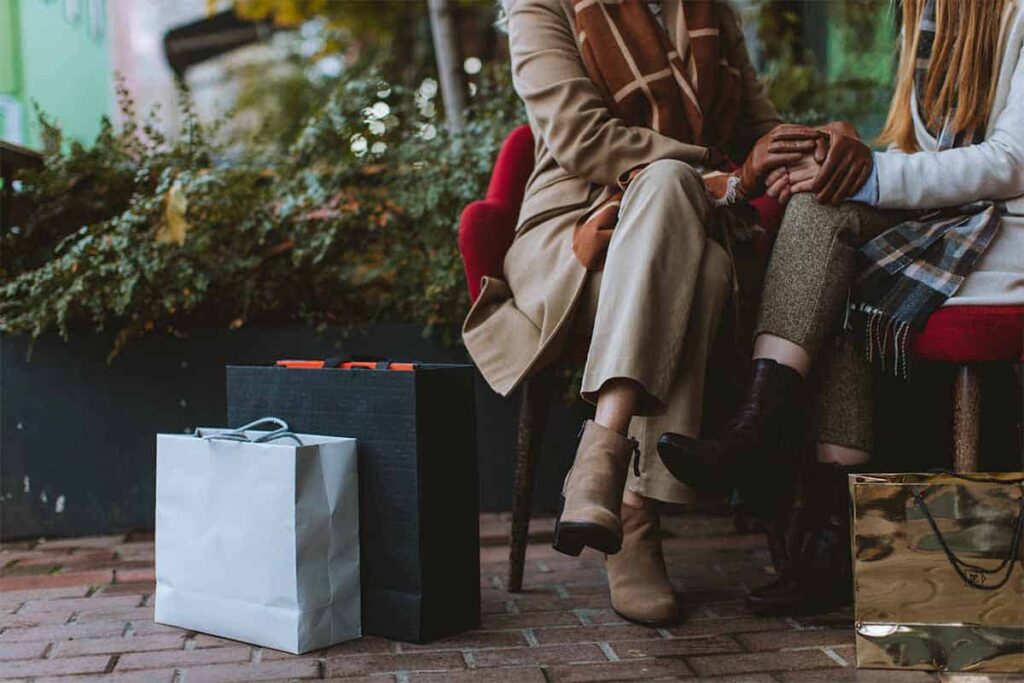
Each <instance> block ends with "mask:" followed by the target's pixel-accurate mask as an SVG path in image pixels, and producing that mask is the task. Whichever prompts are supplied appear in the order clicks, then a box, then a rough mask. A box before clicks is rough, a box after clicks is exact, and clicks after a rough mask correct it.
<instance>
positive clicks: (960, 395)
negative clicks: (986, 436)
mask: <svg viewBox="0 0 1024 683" xmlns="http://www.w3.org/2000/svg"><path fill="white" fill-rule="evenodd" d="M953 391H954V396H953V449H954V451H953V470H954V471H955V472H977V471H978V451H979V449H980V444H981V431H980V422H981V377H980V375H979V374H978V370H977V369H976V368H973V367H971V366H970V365H961V366H960V367H959V368H958V369H957V373H956V381H955V382H954V388H953Z"/></svg>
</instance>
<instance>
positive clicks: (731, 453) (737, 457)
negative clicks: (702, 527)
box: [658, 358, 804, 515]
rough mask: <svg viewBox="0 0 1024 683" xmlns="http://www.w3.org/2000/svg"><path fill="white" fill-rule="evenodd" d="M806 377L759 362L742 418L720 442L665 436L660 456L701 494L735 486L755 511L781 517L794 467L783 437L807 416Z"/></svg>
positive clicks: (675, 474)
mask: <svg viewBox="0 0 1024 683" xmlns="http://www.w3.org/2000/svg"><path fill="white" fill-rule="evenodd" d="M803 385H804V381H803V378H802V377H801V376H800V373H798V372H797V371H796V370H794V369H792V368H790V367H788V366H785V365H781V364H779V363H776V362H775V361H773V360H767V359H763V358H762V359H758V360H755V361H754V364H753V372H752V377H751V380H750V387H749V389H748V390H747V395H746V399H745V400H744V402H743V406H742V407H741V408H740V411H739V413H737V415H736V417H734V418H733V420H732V421H731V422H730V423H729V425H728V426H727V427H726V429H725V433H724V434H723V435H722V438H721V439H719V440H717V441H712V440H705V439H693V438H690V437H687V436H683V435H681V434H674V433H672V432H666V433H665V434H662V435H661V438H660V439H658V454H659V455H660V456H661V460H662V462H663V463H665V467H666V468H668V471H669V472H671V473H672V474H673V475H674V476H675V477H676V478H677V479H679V480H680V481H682V482H683V483H686V484H689V485H690V486H693V487H694V488H697V489H701V490H711V491H723V490H726V489H727V488H728V487H729V486H731V485H735V486H736V488H737V489H738V490H739V492H740V495H741V496H742V497H743V500H744V502H745V503H747V504H748V505H749V506H750V507H751V508H752V509H753V510H754V511H755V512H758V513H760V514H764V515H777V514H779V511H780V510H782V509H784V508H785V507H786V502H787V501H788V500H789V498H790V496H791V490H792V481H793V463H792V457H790V454H791V453H792V452H793V450H792V449H790V448H787V445H786V444H785V443H784V437H786V436H787V435H789V434H790V433H791V432H792V431H793V430H792V429H791V428H792V427H793V426H794V424H795V423H797V418H798V417H799V416H800V415H801V413H802V412H803V401H802V398H803Z"/></svg>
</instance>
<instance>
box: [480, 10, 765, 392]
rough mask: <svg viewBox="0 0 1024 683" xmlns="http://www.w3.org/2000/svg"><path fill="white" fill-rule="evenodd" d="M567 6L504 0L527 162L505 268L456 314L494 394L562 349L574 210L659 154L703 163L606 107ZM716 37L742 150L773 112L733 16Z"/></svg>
mask: <svg viewBox="0 0 1024 683" xmlns="http://www.w3.org/2000/svg"><path fill="white" fill-rule="evenodd" d="M637 1H640V0H637ZM662 1H663V16H664V19H665V25H666V26H667V27H668V28H669V34H670V37H671V38H673V40H674V41H675V43H676V47H677V49H678V50H679V52H680V53H681V54H686V49H687V46H688V45H689V37H688V34H687V32H686V26H685V21H684V18H683V17H682V16H681V15H682V12H680V11H679V9H680V5H679V1H678V0H662ZM571 14H572V6H571V2H570V0H512V1H511V3H510V4H509V7H508V30H509V45H510V52H511V57H512V76H513V83H514V86H515V89H516V92H517V93H518V94H519V96H520V97H521V98H522V99H523V102H524V103H525V105H526V112H527V117H528V120H529V124H530V128H531V129H532V131H533V136H534V139H535V140H536V149H535V166H534V170H533V173H532V175H531V176H530V178H529V180H528V182H527V186H526V194H525V197H524V200H523V205H522V208H521V210H520V214H519V220H518V225H517V228H516V237H515V239H514V241H513V243H512V246H511V248H510V249H509V251H508V254H507V256H506V258H505V278H504V279H499V278H485V279H484V282H483V288H482V291H481V293H480V297H479V298H478V299H477V301H476V303H475V304H474V306H473V307H472V309H471V310H470V312H469V315H468V316H467V318H466V321H465V323H464V325H463V339H464V341H465V344H466V347H467V349H468V350H469V353H470V355H471V356H472V358H473V360H474V361H475V362H476V364H477V366H478V367H479V368H480V372H481V373H482V374H483V376H484V378H485V379H486V380H487V382H488V384H490V386H491V388H493V389H494V390H495V391H496V392H498V393H499V394H502V395H508V394H509V393H511V392H512V391H514V390H515V389H516V388H517V387H518V386H519V384H520V383H521V382H522V381H523V380H524V379H525V378H527V377H529V376H530V374H531V373H533V372H535V371H537V370H539V369H541V368H542V367H544V366H545V365H546V364H548V363H550V362H552V361H554V360H555V359H557V358H558V356H559V355H560V354H561V353H562V351H563V349H564V345H565V342H566V339H567V336H568V333H569V331H570V329H571V326H572V320H573V315H574V313H575V311H576V308H577V304H578V303H579V301H580V297H581V295H582V293H583V290H584V287H585V284H586V281H587V274H588V271H587V270H586V269H585V268H584V267H583V266H582V265H581V264H580V263H579V261H577V259H576V257H575V255H574V254H573V251H572V238H573V231H574V227H575V225H576V222H577V221H578V220H579V219H580V217H581V216H582V215H583V214H584V213H585V212H586V210H587V209H588V208H589V207H590V206H591V205H592V204H593V203H594V202H595V201H598V200H599V198H600V197H601V195H602V193H603V192H607V188H609V187H613V186H615V185H616V184H617V183H618V182H619V180H620V179H622V178H624V177H625V176H626V175H628V173H629V172H630V171H631V170H633V169H635V168H637V167H640V166H645V165H647V164H650V163H652V162H654V161H657V160H659V159H676V160H679V161H683V162H685V163H688V164H691V165H693V166H695V167H698V168H699V166H700V164H701V163H702V161H703V159H704V158H705V155H706V153H707V150H706V148H704V147H700V146H696V145H690V144H685V143H682V142H679V141H677V140H674V139H672V138H669V137H666V136H663V135H660V134H658V133H656V132H654V131H653V130H650V129H648V128H641V127H631V126H627V125H626V124H625V123H624V122H623V121H622V120H620V119H616V118H614V117H613V116H612V114H611V112H610V111H609V109H608V108H607V106H606V105H605V101H604V98H603V97H602V94H601V92H600V91H599V89H598V88H597V86H595V85H594V83H593V82H592V81H591V80H590V79H589V78H588V77H587V74H586V71H585V69H584V66H583V62H582V59H581V57H580V53H579V49H578V43H577V40H576V35H575V33H574V28H573V22H572V21H571V19H570V17H571ZM723 39H724V41H725V44H726V45H727V49H728V50H729V61H730V63H731V64H732V65H734V66H735V67H736V68H738V69H739V70H740V72H741V76H742V78H741V81H742V89H743V92H742V97H741V106H742V107H743V111H742V112H741V117H740V124H739V126H738V130H739V131H740V133H741V136H740V137H738V138H737V140H736V141H735V144H734V145H731V146H730V147H731V149H729V150H727V151H730V152H731V153H732V155H733V158H735V159H739V160H742V159H743V158H744V157H745V155H746V153H747V151H748V150H749V148H750V146H751V145H752V144H753V142H754V141H755V140H756V139H757V138H758V137H760V136H761V135H763V134H764V133H766V132H768V131H769V130H771V129H772V128H774V127H775V126H776V125H778V124H779V122H780V120H779V116H778V113H777V112H776V110H775V108H774V107H773V106H772V104H771V102H770V101H769V100H768V97H767V95H766V92H765V89H764V87H763V86H762V84H761V83H760V82H759V81H758V79H757V75H756V73H755V71H754V68H753V66H752V65H751V63H750V57H749V55H748V54H747V49H746V44H745V42H744V39H743V33H742V31H741V30H740V27H739V23H738V21H736V22H733V23H732V24H731V25H730V26H728V27H727V35H725V36H724V37H723Z"/></svg>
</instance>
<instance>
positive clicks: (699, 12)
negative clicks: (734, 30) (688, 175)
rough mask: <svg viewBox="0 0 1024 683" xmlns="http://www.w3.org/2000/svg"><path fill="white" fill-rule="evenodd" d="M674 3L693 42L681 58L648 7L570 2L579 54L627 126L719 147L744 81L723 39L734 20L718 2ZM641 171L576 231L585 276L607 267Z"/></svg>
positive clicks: (619, 1)
mask: <svg viewBox="0 0 1024 683" xmlns="http://www.w3.org/2000/svg"><path fill="white" fill-rule="evenodd" d="M677 1H678V2H679V4H680V8H679V13H678V16H679V19H678V21H679V22H680V26H677V27H675V30H676V33H677V35H679V34H681V32H683V31H685V33H686V34H688V35H689V48H688V49H687V51H686V53H685V54H682V55H680V54H679V52H678V51H677V50H676V47H675V45H674V44H673V42H672V40H671V39H670V38H669V35H668V33H667V32H666V29H665V28H664V27H663V26H662V25H661V23H660V22H659V21H658V19H657V18H656V17H655V16H654V14H653V13H652V12H651V9H650V7H649V6H648V4H647V2H646V1H645V0H573V9H574V12H575V22H576V33H577V35H578V40H579V44H580V54H581V55H582V57H583V64H584V66H585V68H586V70H587V75H588V76H589V77H590V79H591V80H592V81H594V83H595V84H596V85H597V86H598V88H600V89H601V91H602V92H603V93H604V97H605V100H606V102H607V103H608V108H609V109H610V110H611V112H612V114H613V115H615V116H616V117H618V118H620V119H622V121H624V122H625V123H626V124H627V125H629V126H643V127H645V128H650V129H652V130H655V131H657V132H658V133H661V134H662V135H666V136H668V137H671V138H675V139H676V140H679V141H680V142H685V143H689V144H694V145H704V146H708V147H711V148H717V147H719V146H720V145H721V144H722V143H723V142H724V141H728V140H729V139H730V138H731V137H732V135H733V132H734V130H735V128H736V122H737V119H738V117H739V109H740V107H739V104H740V94H741V89H740V74H739V71H738V70H737V69H736V68H734V67H732V66H731V65H730V64H729V61H728V55H727V51H726V46H725V44H724V41H723V40H722V39H721V31H722V27H723V25H724V22H727V21H730V17H729V15H728V10H727V9H726V8H724V7H722V6H720V5H719V4H718V3H717V2H714V0H677ZM713 156H714V158H716V159H717V158H722V157H721V155H720V154H717V153H716V154H714V155H713ZM640 170H641V169H640V168H636V169H632V170H631V171H630V173H629V174H628V175H627V176H626V177H624V178H620V179H619V185H618V187H615V188H609V189H608V191H607V192H605V193H603V194H602V195H601V197H600V198H599V199H598V201H597V203H596V204H595V206H592V207H591V209H590V210H589V211H588V212H587V214H586V215H585V216H584V217H583V219H582V220H581V221H580V222H579V224H578V225H577V226H576V233H575V235H574V236H573V252H574V253H575V254H576V258H577V259H579V261H580V262H581V263H582V264H583V265H584V266H586V267H587V268H588V269H590V270H600V269H601V267H602V266H603V265H604V257H605V253H606V252H607V250H608V243H609V241H610V240H611V233H612V230H613V229H614V228H615V224H616V223H617V222H618V219H619V203H620V201H621V199H622V193H623V191H624V190H625V189H626V187H627V186H628V184H629V182H630V181H631V180H632V179H633V178H634V177H635V176H636V174H637V173H639V172H640ZM708 170H715V169H708Z"/></svg>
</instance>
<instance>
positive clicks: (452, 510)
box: [227, 363, 480, 643]
mask: <svg viewBox="0 0 1024 683" xmlns="http://www.w3.org/2000/svg"><path fill="white" fill-rule="evenodd" d="M328 365H330V363H329V364H328ZM335 365H336V363H335ZM347 365H349V367H351V366H352V365H355V366H356V367H355V368H352V369H339V368H336V367H328V368H324V369H316V368H310V365H309V364H297V365H295V366H294V367H292V368H285V367H277V366H229V367H228V369H227V396H228V423H229V424H232V425H238V424H244V423H246V422H249V421H251V420H253V419H256V418H258V417H261V416H263V415H271V414H273V415H275V416H276V417H279V418H281V419H283V420H285V421H286V422H287V423H288V424H289V426H290V427H291V428H292V429H293V430H294V431H296V432H302V433H306V434H324V435H329V436H348V437H354V438H355V439H356V443H357V449H358V454H359V502H360V537H361V547H362V557H361V563H362V571H361V574H362V596H363V633H364V634H366V635H376V636H382V637H385V638H392V639H396V640H404V641H410V642H417V643H420V642H426V641H429V640H433V639H435V638H440V637H442V636H446V635H451V634H453V633H458V632H460V631H464V630H467V629H471V628H474V627H476V626H477V625H478V624H479V621H480V529H479V525H480V521H479V484H478V478H477V457H476V415H475V402H474V397H473V371H472V368H471V366H469V365H430V364H416V365H413V366H409V365H399V364H395V365H394V368H397V371H396V370H395V369H388V365H387V364H369V367H371V368H373V367H376V368H379V369H367V368H364V367H360V366H363V365H364V364H347ZM298 368H303V369H298Z"/></svg>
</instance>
